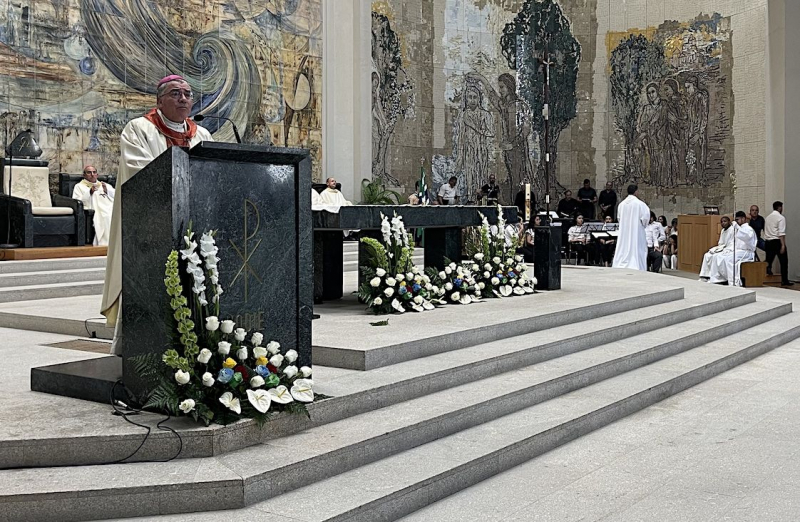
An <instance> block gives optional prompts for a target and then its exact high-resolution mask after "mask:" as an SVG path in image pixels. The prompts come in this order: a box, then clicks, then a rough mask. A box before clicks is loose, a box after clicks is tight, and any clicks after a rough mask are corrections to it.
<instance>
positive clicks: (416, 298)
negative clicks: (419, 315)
mask: <svg viewBox="0 0 800 522" xmlns="http://www.w3.org/2000/svg"><path fill="white" fill-rule="evenodd" d="M423 301H424V299H423V298H422V296H421V295H418V296H417V297H415V298H414V302H415V303H417V304H418V305H421V304H422V302H423Z"/></svg>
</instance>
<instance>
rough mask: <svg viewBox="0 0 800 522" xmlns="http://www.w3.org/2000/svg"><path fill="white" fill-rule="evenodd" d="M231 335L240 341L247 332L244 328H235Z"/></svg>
mask: <svg viewBox="0 0 800 522" xmlns="http://www.w3.org/2000/svg"><path fill="white" fill-rule="evenodd" d="M233 337H234V338H235V339H236V340H237V341H239V342H242V341H244V338H245V337H247V332H246V331H245V329H244V328H237V329H236V330H234V332H233Z"/></svg>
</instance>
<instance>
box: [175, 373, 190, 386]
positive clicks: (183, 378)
mask: <svg viewBox="0 0 800 522" xmlns="http://www.w3.org/2000/svg"><path fill="white" fill-rule="evenodd" d="M191 379H192V376H191V375H189V372H185V371H183V370H178V371H177V372H175V381H177V383H178V384H180V385H183V384H189V381H190V380H191Z"/></svg>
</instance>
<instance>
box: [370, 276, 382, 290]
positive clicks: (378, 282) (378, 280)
mask: <svg viewBox="0 0 800 522" xmlns="http://www.w3.org/2000/svg"><path fill="white" fill-rule="evenodd" d="M369 284H370V286H371V287H372V288H378V287H379V286H381V278H380V277H373V278H372V279H371V280H370V282H369Z"/></svg>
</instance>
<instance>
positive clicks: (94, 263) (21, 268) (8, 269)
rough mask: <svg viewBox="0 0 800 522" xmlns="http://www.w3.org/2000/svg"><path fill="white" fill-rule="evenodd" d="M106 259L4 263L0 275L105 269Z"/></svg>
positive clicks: (82, 258)
mask: <svg viewBox="0 0 800 522" xmlns="http://www.w3.org/2000/svg"><path fill="white" fill-rule="evenodd" d="M105 267H106V258H105V257H70V258H62V259H37V260H32V261H2V262H0V274H17V273H20V272H48V271H51V270H79V269H85V268H103V269H104V268H105Z"/></svg>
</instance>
